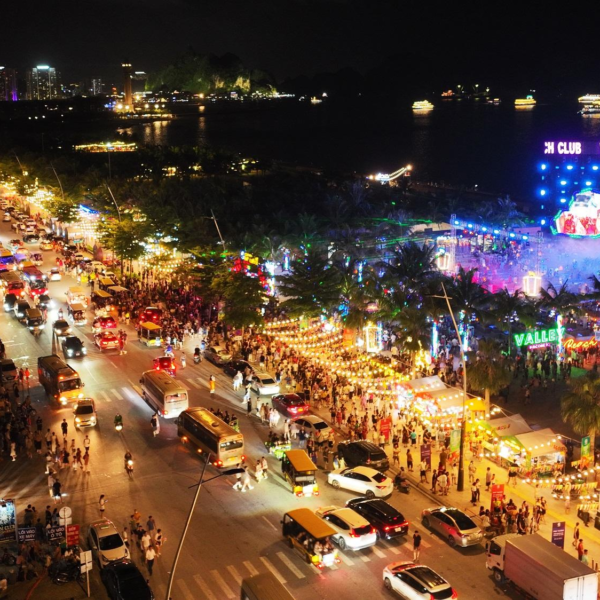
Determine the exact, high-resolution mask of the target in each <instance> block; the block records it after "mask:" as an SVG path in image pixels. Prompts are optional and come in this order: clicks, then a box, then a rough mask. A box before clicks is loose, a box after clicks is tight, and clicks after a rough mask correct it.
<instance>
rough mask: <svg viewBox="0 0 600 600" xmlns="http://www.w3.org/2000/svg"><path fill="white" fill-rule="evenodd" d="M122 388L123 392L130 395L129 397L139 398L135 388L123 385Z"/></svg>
mask: <svg viewBox="0 0 600 600" xmlns="http://www.w3.org/2000/svg"><path fill="white" fill-rule="evenodd" d="M121 389H122V390H123V393H124V394H125V395H126V396H129V398H131V399H132V400H137V399H138V396H137V394H136V393H135V392H134V391H133V390H130V389H129V388H127V387H122V388H121Z"/></svg>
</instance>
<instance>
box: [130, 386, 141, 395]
mask: <svg viewBox="0 0 600 600" xmlns="http://www.w3.org/2000/svg"><path fill="white" fill-rule="evenodd" d="M131 387H132V388H133V389H134V390H135V391H136V392H137V393H138V394H139V395H140V396H141V395H142V388H141V387H140V386H139V385H134V384H133V383H132V384H131Z"/></svg>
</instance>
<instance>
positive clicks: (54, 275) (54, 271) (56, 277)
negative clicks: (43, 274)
mask: <svg viewBox="0 0 600 600" xmlns="http://www.w3.org/2000/svg"><path fill="white" fill-rule="evenodd" d="M61 279H62V275H61V273H60V269H59V268H58V267H52V268H51V269H50V270H49V271H48V280H49V281H60V280H61Z"/></svg>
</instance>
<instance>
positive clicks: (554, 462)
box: [514, 427, 567, 479]
mask: <svg viewBox="0 0 600 600" xmlns="http://www.w3.org/2000/svg"><path fill="white" fill-rule="evenodd" d="M514 438H515V439H516V440H517V442H518V443H519V444H520V445H521V447H522V451H521V453H520V460H519V462H518V464H519V467H520V470H521V473H522V474H523V475H524V476H525V477H527V478H531V479H540V478H545V477H556V476H558V475H560V474H562V473H564V468H565V455H566V451H567V449H566V447H565V445H564V444H563V442H562V441H561V440H560V439H559V437H558V436H557V435H556V433H554V431H552V429H550V428H549V427H547V428H545V429H540V430H538V431H530V432H528V433H520V434H517V435H515V436H514Z"/></svg>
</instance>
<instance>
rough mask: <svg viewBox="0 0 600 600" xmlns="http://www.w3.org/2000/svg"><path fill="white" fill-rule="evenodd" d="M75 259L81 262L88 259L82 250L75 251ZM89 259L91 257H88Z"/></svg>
mask: <svg viewBox="0 0 600 600" xmlns="http://www.w3.org/2000/svg"><path fill="white" fill-rule="evenodd" d="M73 260H74V261H75V262H77V263H81V262H84V261H85V260H86V257H85V255H83V254H81V252H75V254H73ZM87 260H91V259H87Z"/></svg>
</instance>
